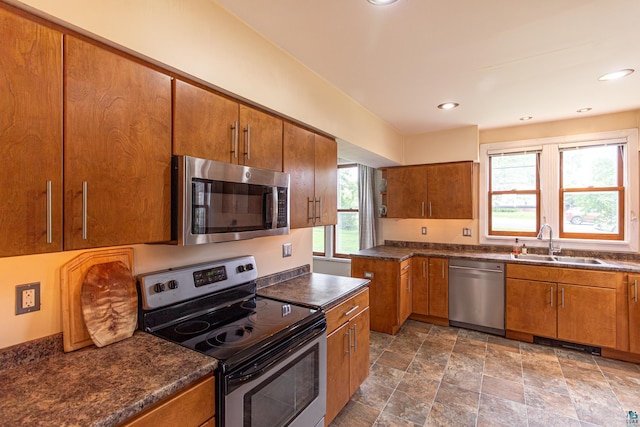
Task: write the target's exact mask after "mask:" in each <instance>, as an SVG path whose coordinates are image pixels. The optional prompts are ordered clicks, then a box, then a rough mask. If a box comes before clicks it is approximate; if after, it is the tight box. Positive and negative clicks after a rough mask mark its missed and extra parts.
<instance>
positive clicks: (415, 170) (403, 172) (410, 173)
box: [387, 166, 427, 218]
mask: <svg viewBox="0 0 640 427" xmlns="http://www.w3.org/2000/svg"><path fill="white" fill-rule="evenodd" d="M426 203H427V169H426V167H425V166H403V167H395V168H389V169H387V218H425V217H426V214H427V211H426V209H427V204H426Z"/></svg>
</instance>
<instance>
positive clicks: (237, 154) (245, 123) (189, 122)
mask: <svg viewBox="0 0 640 427" xmlns="http://www.w3.org/2000/svg"><path fill="white" fill-rule="evenodd" d="M173 92H174V112H173V127H174V129H173V154H175V155H186V156H193V157H200V158H203V159H209V160H216V161H219V162H226V163H234V164H240V165H244V166H251V167H255V168H260V169H268V170H274V171H278V172H281V171H282V132H283V131H282V119H280V118H278V117H276V116H273V115H271V114H267V113H264V112H262V111H259V110H257V109H255V108H252V107H249V106H246V105H243V104H240V103H238V102H237V101H234V100H232V99H230V98H227V97H226V96H224V95H221V94H218V93H216V92H214V91H212V90H210V89H206V88H203V87H200V86H196V85H195V84H191V83H189V82H186V81H183V80H179V79H176V80H175V82H174V87H173Z"/></svg>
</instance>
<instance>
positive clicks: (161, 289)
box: [153, 283, 164, 294]
mask: <svg viewBox="0 0 640 427" xmlns="http://www.w3.org/2000/svg"><path fill="white" fill-rule="evenodd" d="M153 290H154V291H156V293H157V294H159V293H160V292H164V283H156V284H155V285H154V286H153Z"/></svg>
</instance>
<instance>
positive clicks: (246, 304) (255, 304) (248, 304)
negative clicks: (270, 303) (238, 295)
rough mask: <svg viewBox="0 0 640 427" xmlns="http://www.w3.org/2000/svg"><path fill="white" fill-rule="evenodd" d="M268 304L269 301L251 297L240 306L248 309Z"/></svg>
mask: <svg viewBox="0 0 640 427" xmlns="http://www.w3.org/2000/svg"><path fill="white" fill-rule="evenodd" d="M266 305H267V302H266V301H264V300H262V301H256V299H255V298H253V299H250V300H248V301H245V302H243V303H242V304H240V307H242V308H244V309H246V310H254V309H257V308H260V307H265V306H266Z"/></svg>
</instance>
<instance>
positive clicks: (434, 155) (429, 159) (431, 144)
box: [404, 125, 478, 165]
mask: <svg viewBox="0 0 640 427" xmlns="http://www.w3.org/2000/svg"><path fill="white" fill-rule="evenodd" d="M462 160H472V161H476V162H477V161H478V126H476V125H473V126H465V127H461V128H456V129H448V130H444V131H438V132H429V133H422V134H419V135H412V136H408V137H406V140H405V143H404V164H405V165H420V164H424V163H446V162H456V161H462Z"/></svg>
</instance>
